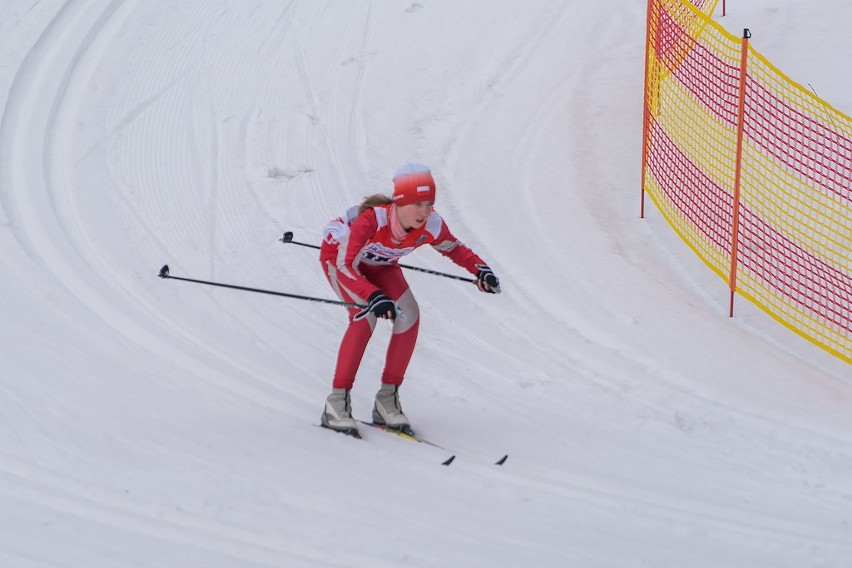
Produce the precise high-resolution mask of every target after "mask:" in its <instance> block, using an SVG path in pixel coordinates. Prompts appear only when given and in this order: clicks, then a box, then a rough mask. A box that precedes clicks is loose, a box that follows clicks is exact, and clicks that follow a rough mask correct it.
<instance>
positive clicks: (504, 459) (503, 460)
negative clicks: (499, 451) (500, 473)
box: [494, 454, 509, 465]
mask: <svg viewBox="0 0 852 568" xmlns="http://www.w3.org/2000/svg"><path fill="white" fill-rule="evenodd" d="M507 459H509V454H506V455H505V456H503V457H502V458H500V459H499V460H497V461H496V462H494V465H503V464H504V463H506V460H507Z"/></svg>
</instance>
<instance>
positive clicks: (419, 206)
mask: <svg viewBox="0 0 852 568" xmlns="http://www.w3.org/2000/svg"><path fill="white" fill-rule="evenodd" d="M434 203H435V180H434V179H433V178H432V173H431V171H430V170H429V168H427V167H426V166H424V165H422V164H405V165H403V166H401V167H400V168H399V169H398V170H397V171H396V173H395V174H394V177H393V197H388V196H386V195H382V194H376V195H371V196H369V197H367V198H365V199H364V201H363V202H362V203H361V204H360V205H355V206H353V207H351V208H349V210H348V211H347V212H346V215H345V216H344V217H340V218H338V219H335V220H333V221H331V222H330V223H329V224H328V225H327V226H326V227H325V230H324V232H323V243H322V247H321V249H320V262H321V263H322V268H323V271H324V272H325V275H326V277H327V278H328V281H329V284H331V287H332V289H333V290H334V292H335V293H336V294H337V296H338V297H340V299H342V300H343V301H345V302H351V303H358V304H363V305H366V307H365V308H363V309H361V310H359V309H357V308H349V326H348V327H347V328H346V332H345V333H344V335H343V339H342V341H341V343H340V349H339V351H338V353H337V364H336V367H335V370H334V379H333V381H332V391H331V394H330V395H329V396H328V398H327V399H326V402H325V409H324V410H323V413H322V417H321V423H322V425H323V426H324V427H326V428H331V429H332V430H337V431H341V432H345V433H347V434H349V435H353V436H358V429H357V425H356V423H355V420H354V419H353V418H352V408H351V403H350V396H349V391H350V389H352V386H353V384H354V382H355V373H356V372H357V371H358V367H359V365H360V364H361V358H362V356H363V355H364V350H365V349H366V348H367V342H368V341H369V340H370V336H371V335H372V334H373V329H374V328H375V326H376V322H377V321H378V318H382V319H389V320H392V321H393V332H392V335H391V339H390V344H389V345H388V350H387V356H386V359H385V368H384V372H383V373H382V377H381V387H380V388H379V391H378V393H377V394H376V401H375V405H374V407H373V421H374V422H375V423H377V424H384V425H385V426H387V427H389V428H393V429H395V430H399V431H401V432H406V433H412V430H411V424H410V423H409V421H408V418H407V417H406V416H405V414H404V413H403V412H402V407H401V406H400V403H399V387H400V385H401V384H402V382H403V379H404V377H405V370H406V368H407V367H408V362H409V360H410V359H411V355H412V353H413V352H414V344H415V342H416V341H417V330H418V328H419V326H420V311H419V309H418V306H417V302H416V301H415V299H414V296H413V294H412V293H411V290H410V289H409V287H408V283H407V282H406V281H405V277H404V276H403V274H402V269H401V268H400V267H399V265H398V264H397V263H398V261H399V259H400V258H401V257H403V256H405V255H407V254H409V253H410V252H412V251H413V250H414V249H416V248H417V247H420V246H423V245H426V244H430V245H432V247H434V248H435V250H437V251H438V252H440V253H441V254H443V255H444V256H446V257H448V258H449V259H450V260H452V261H453V262H455V263H456V264H458V265H459V266H461V267H462V268H464V269H465V270H467V271H469V272H470V273H471V274H474V275H475V276H476V285H477V287H478V288H479V289H480V290H481V291H482V292H487V293H491V294H496V293H499V292H500V283H499V281H498V280H497V277H496V276H495V275H494V272H492V270H491V269H490V268H489V267H488V265H487V264H486V263H485V262H484V261H483V260H482V259H481V258H479V257H478V256H477V255H476V254H475V253H474V252H473V251H472V250H470V249H469V248H468V247H467V246H465V245H464V244H462V243H461V242H460V241H458V240H457V239H456V238H455V237H454V236H453V234H452V233H450V230H449V228H448V227H447V224H446V223H445V222H444V220H443V219H442V218H441V216H440V215H438V213H437V212H436V211H435V210H434Z"/></svg>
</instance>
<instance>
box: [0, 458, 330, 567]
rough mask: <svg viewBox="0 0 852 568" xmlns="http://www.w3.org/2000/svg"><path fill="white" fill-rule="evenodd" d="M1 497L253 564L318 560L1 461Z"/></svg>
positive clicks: (173, 509) (175, 510)
mask: <svg viewBox="0 0 852 568" xmlns="http://www.w3.org/2000/svg"><path fill="white" fill-rule="evenodd" d="M0 495H4V496H5V497H6V498H9V499H19V500H24V501H27V502H30V503H34V504H38V505H41V506H43V507H46V508H49V509H51V510H54V511H56V512H57V513H61V514H63V515H67V516H69V517H76V518H81V519H86V520H88V521H92V522H97V523H103V524H104V525H107V526H110V527H114V528H118V529H120V530H125V531H128V532H132V533H136V534H140V535H144V536H148V537H152V538H156V539H158V540H162V541H164V542H170V543H173V544H178V545H191V546H194V547H198V548H200V549H202V550H206V551H208V552H212V553H216V554H219V555H223V556H227V557H232V558H234V559H235V560H249V561H251V562H257V563H261V564H263V565H267V566H270V567H273V566H281V565H282V564H281V563H282V561H283V560H286V559H290V560H303V561H304V560H312V561H317V560H318V558H319V556H318V555H316V554H311V553H309V552H308V551H307V549H306V550H305V551H304V552H303V553H302V554H297V553H295V552H294V550H293V548H294V547H293V542H295V541H290V540H288V539H281V540H280V541H279V540H278V539H273V538H265V537H263V536H258V535H257V534H255V533H254V532H249V531H246V530H242V529H237V528H235V527H228V526H224V525H219V524H216V523H213V522H210V521H208V520H204V519H205V518H204V517H198V516H195V515H192V514H191V513H187V512H184V511H182V510H181V509H180V508H179V507H178V506H170V505H164V504H159V503H158V504H154V503H149V504H145V503H141V502H133V501H131V499H132V498H131V497H129V496H127V495H124V496H120V495H117V494H111V493H110V492H108V491H105V490H101V489H97V488H93V487H91V486H89V485H84V484H82V483H80V482H75V481H72V480H70V479H68V478H62V477H59V476H57V475H55V474H52V473H49V472H45V471H44V470H41V469H37V468H33V467H29V466H25V465H23V464H12V463H10V462H8V461H4V460H2V459H0ZM122 499H123V502H121V501H122ZM236 552H238V554H235V553H236Z"/></svg>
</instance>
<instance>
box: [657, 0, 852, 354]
mask: <svg viewBox="0 0 852 568" xmlns="http://www.w3.org/2000/svg"><path fill="white" fill-rule="evenodd" d="M716 4H717V0H706V1H704V2H697V3H695V4H691V3H690V2H688V1H686V0H649V5H648V44H647V52H646V57H647V60H646V89H645V121H644V144H643V165H642V178H643V194H644V192H647V193H648V195H649V196H650V197H651V199H652V200H653V201H654V203H655V204H656V206H657V207H658V209H659V210H660V211H661V212H662V214H663V216H664V217H665V218H666V220H667V221H668V222H669V223H670V225H671V226H672V227H673V228H674V230H675V231H676V232H677V233H678V235H680V237H681V238H683V240H684V241H686V243H687V244H688V245H689V246H690V247H691V248H692V249H693V250H694V251H695V252H696V254H698V256H699V257H700V258H701V259H702V260H703V261H704V262H705V263H706V264H707V265H708V266H709V267H710V268H711V269H712V270H713V271H714V272H716V273H717V274H718V275H719V276H720V277H722V278H724V279H725V280H726V281H727V282H728V283H729V285H730V289H731V293H732V301H733V292H734V291H736V292H739V293H740V294H741V295H743V296H744V297H746V298H748V299H750V300H751V301H752V302H754V303H755V304H756V305H758V306H759V307H761V308H762V309H763V310H764V311H766V312H767V313H768V314H770V315H771V316H772V317H773V318H775V319H776V320H777V321H779V322H780V323H782V324H783V325H785V326H787V327H788V328H790V329H791V330H793V331H795V332H796V333H799V334H800V335H802V336H803V337H805V338H807V339H808V340H810V341H812V342H814V343H816V344H817V345H819V346H820V347H822V348H824V349H826V350H828V351H830V352H831V353H833V354H835V355H837V356H839V357H840V358H842V359H844V360H846V361H848V362H852V315H851V314H852V118H850V117H849V116H848V115H846V114H843V113H842V112H839V111H838V110H836V109H834V108H833V107H831V106H830V105H829V104H828V103H826V102H825V101H823V100H821V99H820V98H818V97H817V96H816V95H815V94H813V93H811V92H810V91H808V90H806V89H805V88H803V87H802V86H801V85H799V84H797V83H795V82H793V81H792V80H790V79H789V78H788V77H787V76H786V75H784V74H783V73H782V72H781V71H780V70H778V69H777V68H776V67H775V66H773V65H772V64H771V63H770V62H769V61H768V60H767V59H766V58H764V57H763V56H762V55H760V54H759V53H757V52H756V51H755V50H754V49H753V48H752V47H751V46H750V45H749V43H748V40H747V39H741V38H737V37H735V36H733V35H731V34H730V33H728V32H726V31H725V30H724V29H723V28H722V27H721V26H719V25H718V24H716V23H715V22H713V21H712V20H711V19H710V14H711V13H712V12H713V9H714V8H715V6H716ZM732 307H733V305H732Z"/></svg>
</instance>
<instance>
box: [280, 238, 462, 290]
mask: <svg viewBox="0 0 852 568" xmlns="http://www.w3.org/2000/svg"><path fill="white" fill-rule="evenodd" d="M278 240H279V241H281V242H282V243H284V244H287V243H290V244H294V245H299V246H300V247H308V248H312V249H319V248H320V247H319V246H317V245H312V244H310V243H300V242H299V241H294V240H293V231H287V232H285V233H284V236H282V237H281V238H280V239H278ZM397 266H399V267H401V268H407V269H409V270H417V271H418V272H425V273H426V274H432V275H435V276H443V277H444V278H452V279H453V280H461V281H462V282H474V283H476V280H474V279H473V278H466V277H464V276H456V275H455V274H447V273H446V272H438V271H437V270H429V269H428V268H420V267H419V266H410V265H408V264H402V263H401V262H400V263H397Z"/></svg>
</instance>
